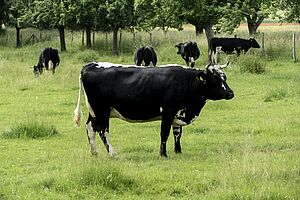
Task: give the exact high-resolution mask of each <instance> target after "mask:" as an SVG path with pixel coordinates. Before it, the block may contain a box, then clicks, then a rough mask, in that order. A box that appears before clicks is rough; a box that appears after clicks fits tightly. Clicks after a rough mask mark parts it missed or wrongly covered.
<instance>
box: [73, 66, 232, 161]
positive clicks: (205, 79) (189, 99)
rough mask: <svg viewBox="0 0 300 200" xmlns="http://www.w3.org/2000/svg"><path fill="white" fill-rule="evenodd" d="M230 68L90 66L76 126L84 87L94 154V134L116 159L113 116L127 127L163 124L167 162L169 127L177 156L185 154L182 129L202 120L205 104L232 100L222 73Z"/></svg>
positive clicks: (81, 82) (84, 75) (84, 78)
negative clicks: (129, 124) (111, 139)
mask: <svg viewBox="0 0 300 200" xmlns="http://www.w3.org/2000/svg"><path fill="white" fill-rule="evenodd" d="M227 65H228V63H227ZM227 65H224V66H220V65H208V66H207V67H206V69H205V70H196V69H190V68H183V67H182V66H180V65H166V66H160V67H146V68H145V67H143V68H141V67H133V66H131V67H128V66H127V67H124V66H123V65H119V64H112V63H95V62H94V63H89V64H87V65H85V66H84V67H83V69H82V70H81V74H80V76H79V87H80V88H79V96H78V103H77V107H76V109H75V111H74V114H75V115H74V121H75V122H76V124H77V126H78V127H79V126H80V122H81V108H80V101H81V93H82V90H83V88H82V85H83V87H84V90H85V95H86V105H87V109H88V112H89V116H88V120H87V122H86V131H87V136H88V139H89V143H90V146H91V153H92V154H97V151H96V144H95V135H96V132H98V133H99V136H100V138H101V139H102V141H103V143H104V145H105V146H106V149H107V151H108V153H109V154H110V155H112V156H113V155H114V154H115V152H114V150H113V148H112V146H111V144H110V143H109V140H108V133H109V118H112V117H117V118H120V119H123V120H125V121H128V122H147V121H154V120H161V132H160V136H161V145H160V156H164V157H167V152H166V143H167V140H168V137H169V133H170V129H171V127H173V135H174V139H175V152H176V153H181V145H180V138H181V133H182V126H185V125H188V124H190V123H192V122H193V121H194V120H195V119H196V117H198V116H199V114H200V111H201V109H202V108H203V106H204V105H205V103H206V101H207V100H220V99H231V98H233V96H234V93H233V91H232V90H231V89H230V87H229V86H228V85H227V83H226V76H225V74H224V72H223V70H222V68H224V67H226V66H227Z"/></svg>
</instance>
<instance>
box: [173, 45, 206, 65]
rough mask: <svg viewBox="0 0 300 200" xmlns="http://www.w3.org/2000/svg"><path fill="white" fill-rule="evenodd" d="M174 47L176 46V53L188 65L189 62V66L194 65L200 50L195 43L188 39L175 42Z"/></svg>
mask: <svg viewBox="0 0 300 200" xmlns="http://www.w3.org/2000/svg"><path fill="white" fill-rule="evenodd" d="M175 47H177V48H178V51H177V54H180V55H181V57H182V58H183V59H184V60H185V62H186V64H187V65H188V66H189V63H191V67H192V68H193V67H194V66H195V60H197V59H198V58H199V56H200V50H199V48H198V46H197V43H196V42H191V41H189V42H184V43H179V44H176V45H175Z"/></svg>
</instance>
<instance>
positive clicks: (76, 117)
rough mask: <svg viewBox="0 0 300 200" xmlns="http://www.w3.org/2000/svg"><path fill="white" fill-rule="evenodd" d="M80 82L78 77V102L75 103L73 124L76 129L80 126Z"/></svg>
mask: <svg viewBox="0 0 300 200" xmlns="http://www.w3.org/2000/svg"><path fill="white" fill-rule="evenodd" d="M82 90H83V88H82V80H81V75H79V92H78V101H77V106H76V108H75V110H74V122H75V125H76V126H77V127H80V125H81V116H82V112H81V105H80V100H81V93H82Z"/></svg>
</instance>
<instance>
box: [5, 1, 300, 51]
mask: <svg viewBox="0 0 300 200" xmlns="http://www.w3.org/2000/svg"><path fill="white" fill-rule="evenodd" d="M299 10H300V2H299V1H298V0H257V1H252V0H234V1H233V0H219V1H216V0H0V24H2V25H1V32H2V34H3V33H4V34H5V27H6V26H10V27H15V29H16V36H17V37H16V46H20V45H21V40H20V31H21V29H24V28H28V27H34V28H37V29H40V30H48V29H57V30H58V32H59V38H60V47H61V51H65V50H66V49H67V47H66V42H65V29H70V30H74V31H79V30H82V31H84V32H85V34H86V48H91V47H92V33H93V32H94V31H101V32H107V33H108V32H112V33H113V47H112V53H113V54H118V39H120V37H121V35H120V34H118V32H120V31H122V30H126V31H130V32H132V33H133V34H134V33H135V32H136V31H141V30H143V31H151V30H153V29H155V28H159V29H162V30H164V31H168V29H169V28H176V29H178V30H181V29H182V25H183V24H186V23H189V24H192V25H193V26H195V31H196V34H202V33H205V35H206V38H207V41H208V42H209V40H210V38H212V37H214V34H215V33H220V32H229V33H232V32H233V31H234V30H235V29H236V28H237V27H238V26H239V25H240V23H241V22H246V23H247V25H248V31H249V36H252V37H253V36H255V34H256V32H257V28H258V27H259V26H260V24H261V23H262V22H263V21H264V19H266V18H278V19H279V20H280V21H288V22H298V23H299V22H300V11H299ZM118 37H119V38H118Z"/></svg>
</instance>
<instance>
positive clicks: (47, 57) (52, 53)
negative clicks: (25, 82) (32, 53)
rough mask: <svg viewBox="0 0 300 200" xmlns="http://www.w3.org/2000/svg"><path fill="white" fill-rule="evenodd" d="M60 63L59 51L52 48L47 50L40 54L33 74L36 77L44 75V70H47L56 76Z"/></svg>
mask: <svg viewBox="0 0 300 200" xmlns="http://www.w3.org/2000/svg"><path fill="white" fill-rule="evenodd" d="M59 62H60V59H59V55H58V50H57V49H54V48H51V47H48V48H45V49H44V50H43V51H42V53H41V54H40V57H39V62H38V64H37V65H34V67H33V73H34V74H35V76H38V75H39V74H42V73H43V69H44V68H45V69H46V71H49V70H52V73H53V74H54V73H55V68H56V67H57V66H58V65H59Z"/></svg>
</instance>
